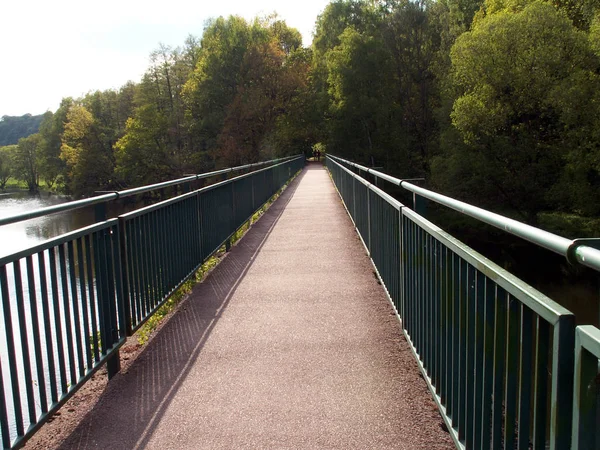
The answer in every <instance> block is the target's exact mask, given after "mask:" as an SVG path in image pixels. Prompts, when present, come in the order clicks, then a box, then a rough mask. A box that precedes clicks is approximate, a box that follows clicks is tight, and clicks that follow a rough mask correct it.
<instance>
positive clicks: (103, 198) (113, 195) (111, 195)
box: [0, 155, 299, 226]
mask: <svg viewBox="0 0 600 450" xmlns="http://www.w3.org/2000/svg"><path fill="white" fill-rule="evenodd" d="M298 157H299V156H298V155H295V156H288V157H285V158H278V159H273V160H270V161H264V162H258V163H253V164H246V165H244V166H237V167H232V168H227V169H222V170H216V171H214V172H207V173H201V174H197V175H190V176H187V177H184V178H178V179H176V180H170V181H164V182H162V183H155V184H150V185H148V186H141V187H137V188H132V189H126V190H123V191H114V192H108V193H103V194H102V195H98V196H96V197H92V198H86V199H82V200H75V201H72V202H67V203H62V204H60V205H54V206H48V207H45V208H40V209H36V210H33V211H28V212H25V213H21V214H15V215H13V216H8V217H0V226H2V225H8V224H11V223H16V222H22V221H24V220H29V219H35V218H37V217H42V216H47V215H49V214H56V213H59V212H64V211H72V210H75V209H79V208H85V207H87V206H93V205H98V204H102V203H107V202H111V201H114V200H117V199H120V198H126V197H131V196H133V195H138V194H144V193H146V192H151V191H154V190H157V189H164V188H166V187H170V186H177V185H180V184H186V183H191V182H192V181H197V180H202V179H206V178H212V177H216V176H220V175H228V174H230V173H233V172H239V171H242V170H253V169H255V168H257V167H262V166H265V165H269V164H271V165H274V164H278V163H281V162H284V161H289V160H291V159H295V158H298Z"/></svg>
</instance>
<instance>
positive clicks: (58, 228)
mask: <svg viewBox="0 0 600 450" xmlns="http://www.w3.org/2000/svg"><path fill="white" fill-rule="evenodd" d="M70 200H71V198H70V197H66V196H62V195H54V194H50V193H47V192H42V193H40V194H36V195H32V194H30V193H28V192H22V191H17V192H9V193H0V217H7V216H12V215H14V214H19V213H24V212H27V211H32V210H34V209H39V208H44V207H47V206H53V205H58V204H60V203H65V202H67V201H70ZM93 222H94V210H93V208H82V209H78V210H75V211H66V212H62V213H58V214H52V215H50V216H46V217H39V218H37V219H31V220H26V221H24V222H18V223H14V224H11V225H4V226H0V257H2V256H6V255H9V254H11V253H14V252H16V251H18V250H23V249H24V248H28V247H31V246H33V245H36V244H37V243H39V242H41V241H45V240H46V239H49V238H52V237H55V236H59V235H61V234H63V233H67V232H69V231H71V230H76V229H78V228H81V227H84V226H86V225H90V224H92V223H93Z"/></svg>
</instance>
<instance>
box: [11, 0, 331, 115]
mask: <svg viewBox="0 0 600 450" xmlns="http://www.w3.org/2000/svg"><path fill="white" fill-rule="evenodd" d="M327 3H329V1H328V0H304V1H287V0H279V1H276V0H250V1H243V0H224V1H219V0H212V1H207V0H200V1H194V0H160V1H157V0H143V1H142V0H104V1H102V2H93V3H91V2H84V1H81V0H55V1H48V0H31V1H18V0H17V1H6V2H3V5H2V8H0V9H1V14H0V61H1V62H0V116H3V115H10V116H17V115H22V114H25V113H31V114H42V113H44V112H45V111H47V110H50V111H54V110H56V108H58V105H59V103H60V100H61V99H62V98H63V97H68V96H72V97H79V96H82V95H84V94H85V93H86V92H88V91H95V90H98V89H100V90H104V89H110V88H118V87H120V86H122V85H123V84H124V83H125V82H126V81H128V80H132V81H136V82H137V81H139V80H140V78H141V75H142V74H143V72H144V71H145V69H146V68H147V67H148V56H149V54H150V52H151V51H152V50H154V49H156V48H157V47H158V44H159V43H164V44H166V45H170V46H172V47H176V46H180V45H182V44H183V42H184V40H185V38H186V37H187V35H189V34H193V35H195V36H200V35H201V34H202V29H203V27H204V23H205V22H206V20H207V19H209V18H212V17H218V16H229V15H230V14H237V15H240V16H242V17H244V18H246V19H251V18H253V17H255V16H257V15H258V16H264V15H266V14H270V13H273V12H277V14H278V15H279V17H280V18H282V19H284V20H285V21H286V22H287V24H288V25H289V26H292V27H295V28H297V29H298V30H299V31H300V32H301V33H302V37H303V42H304V45H308V44H310V42H311V40H312V32H313V29H314V24H315V21H316V18H317V16H318V15H319V14H320V13H321V12H322V11H323V9H324V8H325V6H326V5H327Z"/></svg>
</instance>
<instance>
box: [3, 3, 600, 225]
mask: <svg viewBox="0 0 600 450" xmlns="http://www.w3.org/2000/svg"><path fill="white" fill-rule="evenodd" d="M598 3H599V2H598V1H597V0H547V1H542V0H420V1H408V0H375V1H371V0H334V1H332V2H331V3H329V4H328V5H327V7H326V8H325V9H324V11H323V12H322V14H321V15H320V16H319V17H318V18H317V21H316V24H315V33H314V37H313V41H312V44H311V45H310V46H306V47H303V46H302V39H301V36H300V33H299V32H298V31H297V30H295V29H293V28H291V27H289V26H288V25H287V24H286V23H285V22H284V21H282V20H280V19H279V18H277V17H276V16H268V17H262V18H256V19H254V20H250V21H248V20H245V19H243V18H241V17H238V16H230V17H218V18H215V19H213V20H211V21H209V22H208V23H207V25H206V27H205V29H204V30H203V32H202V35H201V37H195V36H189V37H188V38H187V39H186V41H185V42H184V43H183V44H182V46H181V47H177V48H172V47H169V46H165V45H158V47H157V49H156V50H155V51H154V52H152V54H151V55H150V65H149V67H148V69H147V70H146V72H145V74H144V75H143V77H142V78H141V80H139V82H137V83H132V82H130V83H127V84H125V85H124V86H122V87H121V88H120V89H116V90H108V91H98V92H90V93H88V94H87V95H85V96H84V97H82V98H77V99H71V98H66V99H64V100H63V102H62V103H61V106H60V107H59V108H58V110H57V111H55V112H48V113H46V114H44V115H43V116H39V122H38V125H39V132H38V133H37V134H35V135H34V137H29V138H27V139H26V140H23V141H19V144H18V145H17V146H16V147H11V148H9V149H4V150H2V152H0V163H1V165H0V182H1V181H2V173H7V171H8V170H9V169H10V173H11V174H12V176H14V177H21V178H22V179H23V180H29V181H27V183H28V184H29V183H30V181H31V183H32V184H33V185H35V186H37V185H38V183H39V182H40V180H42V181H43V182H45V183H46V185H47V186H49V187H54V188H55V189H62V190H64V191H66V192H71V193H74V194H75V195H89V194H91V193H92V192H93V191H95V190H98V189H107V188H120V187H125V186H132V185H140V184H144V183H151V182H156V181H160V180H164V179H168V178H172V177H176V176H181V175H183V174H186V173H193V172H201V171H206V170H211V169H213V168H217V167H223V166H229V165H237V164H245V163H250V162H255V161H258V160H260V159H267V158H272V157H277V156H284V155H289V154H296V153H301V152H307V151H309V150H310V149H311V148H313V147H314V146H318V147H319V148H321V149H325V150H326V151H329V152H332V153H335V154H338V155H340V156H345V157H348V158H351V159H354V160H356V161H358V162H363V163H368V164H373V163H374V164H376V165H378V166H382V167H384V170H386V171H388V172H390V173H392V174H395V175H397V176H400V177H409V176H424V177H426V179H427V180H428V183H429V184H430V186H432V187H434V188H436V189H438V190H441V191H442V192H444V193H447V194H449V195H454V196H457V197H460V198H461V199H463V200H467V201H470V202H474V203H477V204H480V205H482V206H487V207H490V208H493V209H495V210H498V211H500V212H503V213H506V214H511V215H514V216H516V217H517V218H519V219H522V220H527V221H529V222H531V223H536V221H538V219H539V217H540V214H543V213H544V212H549V211H551V212H562V213H568V214H576V215H580V216H582V217H584V216H589V217H591V216H594V215H597V214H598V213H599V212H600V150H599V143H600V111H599V110H598V108H600V98H599V95H600V94H599V92H600V89H599V88H600V78H599V77H600V6H599V4H598ZM33 118H34V116H30V117H29V118H28V119H27V118H26V117H25V116H24V117H23V118H20V120H22V121H24V122H25V121H26V120H25V119H27V120H30V121H31V120H33ZM13 119H15V118H6V117H5V118H3V120H2V121H0V136H1V130H2V127H3V126H5V125H6V123H7V122H10V121H11V120H13ZM24 122H23V123H24ZM32 130H33V128H32ZM33 131H34V132H35V131H37V128H36V129H35V130H33ZM29 134H31V133H29ZM19 137H24V135H23V136H19ZM17 140H18V139H17ZM14 143H15V144H16V143H17V141H15V142H14ZM0 145H1V142H0ZM7 155H12V156H10V157H9V156H7ZM7 167H8V169H7ZM26 168H27V170H25V169H26Z"/></svg>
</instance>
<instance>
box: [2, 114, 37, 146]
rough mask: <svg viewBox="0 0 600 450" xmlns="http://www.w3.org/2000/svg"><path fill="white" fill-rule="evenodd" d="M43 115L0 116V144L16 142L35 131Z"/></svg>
mask: <svg viewBox="0 0 600 450" xmlns="http://www.w3.org/2000/svg"><path fill="white" fill-rule="evenodd" d="M42 118H43V116H42V115H41V114H40V115H38V116H32V115H31V114H25V115H23V116H20V117H19V116H2V117H1V118H0V146H4V145H12V144H16V143H17V142H18V141H19V139H21V138H23V137H27V136H29V135H30V134H34V133H37V132H38V130H39V128H40V123H41V122H42Z"/></svg>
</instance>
